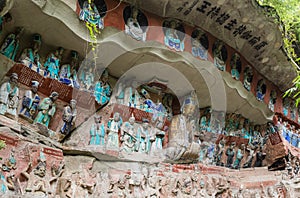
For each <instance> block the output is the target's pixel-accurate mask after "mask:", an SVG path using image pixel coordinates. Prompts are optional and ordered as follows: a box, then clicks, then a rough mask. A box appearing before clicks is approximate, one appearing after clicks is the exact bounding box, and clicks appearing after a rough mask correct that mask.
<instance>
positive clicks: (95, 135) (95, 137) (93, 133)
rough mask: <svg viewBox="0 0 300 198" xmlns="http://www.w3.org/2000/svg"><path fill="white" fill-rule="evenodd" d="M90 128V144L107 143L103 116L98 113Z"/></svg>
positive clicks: (101, 144)
mask: <svg viewBox="0 0 300 198" xmlns="http://www.w3.org/2000/svg"><path fill="white" fill-rule="evenodd" d="M94 122H95V123H93V124H92V126H91V129H90V143H89V144H90V145H100V146H104V145H105V134H106V133H105V126H104V124H103V123H102V116H100V115H96V116H95V117H94Z"/></svg>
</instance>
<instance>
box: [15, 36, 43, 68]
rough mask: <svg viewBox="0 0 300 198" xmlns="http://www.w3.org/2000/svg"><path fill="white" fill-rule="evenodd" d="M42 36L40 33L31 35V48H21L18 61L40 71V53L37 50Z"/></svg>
mask: <svg viewBox="0 0 300 198" xmlns="http://www.w3.org/2000/svg"><path fill="white" fill-rule="evenodd" d="M41 44H42V38H41V35H40V34H34V35H33V46H32V48H26V49H24V50H23V52H22V54H21V57H20V62H21V63H22V64H24V65H26V66H27V67H29V68H30V69H32V70H34V71H36V72H38V73H40V69H41V63H40V55H39V54H38V51H39V50H40V48H41Z"/></svg>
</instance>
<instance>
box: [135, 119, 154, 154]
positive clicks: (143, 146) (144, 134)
mask: <svg viewBox="0 0 300 198" xmlns="http://www.w3.org/2000/svg"><path fill="white" fill-rule="evenodd" d="M142 121H143V124H142V126H140V127H139V128H138V131H137V135H136V138H137V141H138V142H137V144H136V148H135V150H136V151H138V152H140V153H147V154H148V153H149V152H150V149H151V142H150V135H151V126H149V120H148V119H145V118H143V120H142Z"/></svg>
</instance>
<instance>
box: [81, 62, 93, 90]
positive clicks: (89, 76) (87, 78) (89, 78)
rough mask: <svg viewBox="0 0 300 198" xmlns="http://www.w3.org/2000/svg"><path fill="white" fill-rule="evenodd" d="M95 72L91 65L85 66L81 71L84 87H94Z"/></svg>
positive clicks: (90, 88)
mask: <svg viewBox="0 0 300 198" xmlns="http://www.w3.org/2000/svg"><path fill="white" fill-rule="evenodd" d="M94 78H95V76H94V73H93V68H92V67H89V68H88V69H87V68H84V69H83V71H81V73H80V80H81V83H82V87H83V88H84V89H86V90H90V91H91V90H92V89H93V88H94Z"/></svg>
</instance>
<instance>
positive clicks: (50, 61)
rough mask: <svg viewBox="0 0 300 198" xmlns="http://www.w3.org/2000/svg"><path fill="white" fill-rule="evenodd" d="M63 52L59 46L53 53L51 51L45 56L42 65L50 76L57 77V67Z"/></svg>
mask: <svg viewBox="0 0 300 198" xmlns="http://www.w3.org/2000/svg"><path fill="white" fill-rule="evenodd" d="M63 52H64V49H63V48H62V47H59V48H58V49H57V50H55V52H54V53H53V52H52V53H50V54H49V55H48V56H47V60H46V62H45V64H44V66H45V68H46V70H47V73H48V74H47V75H48V76H49V77H50V78H53V79H59V67H60V61H61V58H62V54H63Z"/></svg>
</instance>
